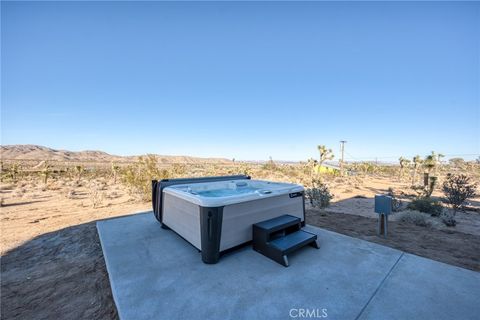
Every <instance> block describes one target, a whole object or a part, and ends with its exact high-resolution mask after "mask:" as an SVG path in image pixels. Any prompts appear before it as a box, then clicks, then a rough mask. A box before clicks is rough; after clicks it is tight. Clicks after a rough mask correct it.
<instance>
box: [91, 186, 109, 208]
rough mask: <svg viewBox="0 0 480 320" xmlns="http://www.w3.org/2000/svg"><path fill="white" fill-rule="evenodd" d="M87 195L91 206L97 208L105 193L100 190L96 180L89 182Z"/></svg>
mask: <svg viewBox="0 0 480 320" xmlns="http://www.w3.org/2000/svg"><path fill="white" fill-rule="evenodd" d="M88 195H89V198H90V203H91V204H92V207H93V208H98V207H99V206H100V205H101V204H102V202H103V200H104V199H105V193H104V192H103V191H102V189H101V185H100V184H98V183H96V182H92V183H91V184H90V186H89V189H88Z"/></svg>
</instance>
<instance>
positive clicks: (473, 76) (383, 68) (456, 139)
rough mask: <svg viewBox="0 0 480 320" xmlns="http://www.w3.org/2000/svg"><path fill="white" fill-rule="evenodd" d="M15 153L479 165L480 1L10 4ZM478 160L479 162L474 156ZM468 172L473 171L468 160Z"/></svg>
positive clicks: (7, 108)
mask: <svg viewBox="0 0 480 320" xmlns="http://www.w3.org/2000/svg"><path fill="white" fill-rule="evenodd" d="M1 11H2V12H1V18H2V19H1V20H2V21H1V27H2V28H1V37H2V39H1V45H2V47H1V53H2V57H1V62H2V69H1V78H2V79H1V80H2V83H1V89H2V98H1V102H2V110H1V111H2V113H1V115H2V119H1V120H2V123H1V124H2V128H1V130H2V131H1V133H2V137H1V140H2V141H1V142H2V144H40V145H45V146H49V147H53V148H61V149H69V150H85V149H90V150H91V149H98V150H103V151H106V152H109V153H113V154H121V155H132V154H142V153H159V154H185V155H195V156H219V157H227V158H236V159H241V160H247V159H249V160H253V159H256V160H266V159H268V157H269V156H272V157H273V159H283V160H302V159H307V158H309V157H313V156H317V151H316V145H317V144H326V145H327V146H328V147H331V148H333V149H334V151H335V153H336V154H337V155H338V149H339V143H338V141H339V140H342V139H344V140H347V141H348V143H347V145H346V151H347V154H346V156H347V159H367V158H368V159H374V158H375V157H378V159H379V160H392V161H393V160H396V159H397V158H398V157H399V156H400V155H404V156H413V155H415V154H417V153H418V154H421V155H426V154H428V153H429V152H430V151H431V150H435V151H437V152H440V153H444V154H447V155H463V154H478V153H480V142H479V136H480V133H479V132H480V111H479V109H480V103H479V92H480V76H479V74H480V63H479V60H480V40H479V39H480V3H478V2H476V3H475V2H468V3H458V2H457V3H450V2H436V3H434V2H403V3H398V2H390V3H388V2H366V3H358V2H357V3H348V2H333V3H332V2H302V3H299V2H261V3H260V2H243V3H240V2H223V3H222V2H193V3H187V2H177V3H172V2H141V3H132V2H33V3H28V2H27V3H26V2H4V1H2V4H1ZM474 157H475V156H471V157H470V158H474ZM466 158H469V157H466Z"/></svg>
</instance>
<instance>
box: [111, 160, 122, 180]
mask: <svg viewBox="0 0 480 320" xmlns="http://www.w3.org/2000/svg"><path fill="white" fill-rule="evenodd" d="M119 171H120V166H118V165H116V164H115V163H113V162H112V176H113V184H116V183H117V176H118V172H119Z"/></svg>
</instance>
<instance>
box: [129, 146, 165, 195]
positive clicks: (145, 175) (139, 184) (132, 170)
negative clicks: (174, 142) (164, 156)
mask: <svg viewBox="0 0 480 320" xmlns="http://www.w3.org/2000/svg"><path fill="white" fill-rule="evenodd" d="M169 176H170V173H169V172H168V171H167V170H165V169H160V168H159V166H158V159H157V157H156V156H155V155H147V156H146V157H140V158H139V160H138V162H137V163H135V164H133V165H130V166H128V167H127V168H125V169H124V170H123V171H122V177H121V178H122V182H123V183H124V184H125V186H126V187H127V188H128V191H129V194H130V195H131V196H133V197H134V198H137V199H139V200H143V201H151V199H152V180H155V179H157V180H160V179H165V178H168V177H169Z"/></svg>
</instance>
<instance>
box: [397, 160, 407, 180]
mask: <svg viewBox="0 0 480 320" xmlns="http://www.w3.org/2000/svg"><path fill="white" fill-rule="evenodd" d="M398 161H399V162H400V172H399V179H401V178H402V176H403V171H404V170H405V168H408V166H409V165H410V160H408V159H405V158H404V157H400V158H399V159H398Z"/></svg>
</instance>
